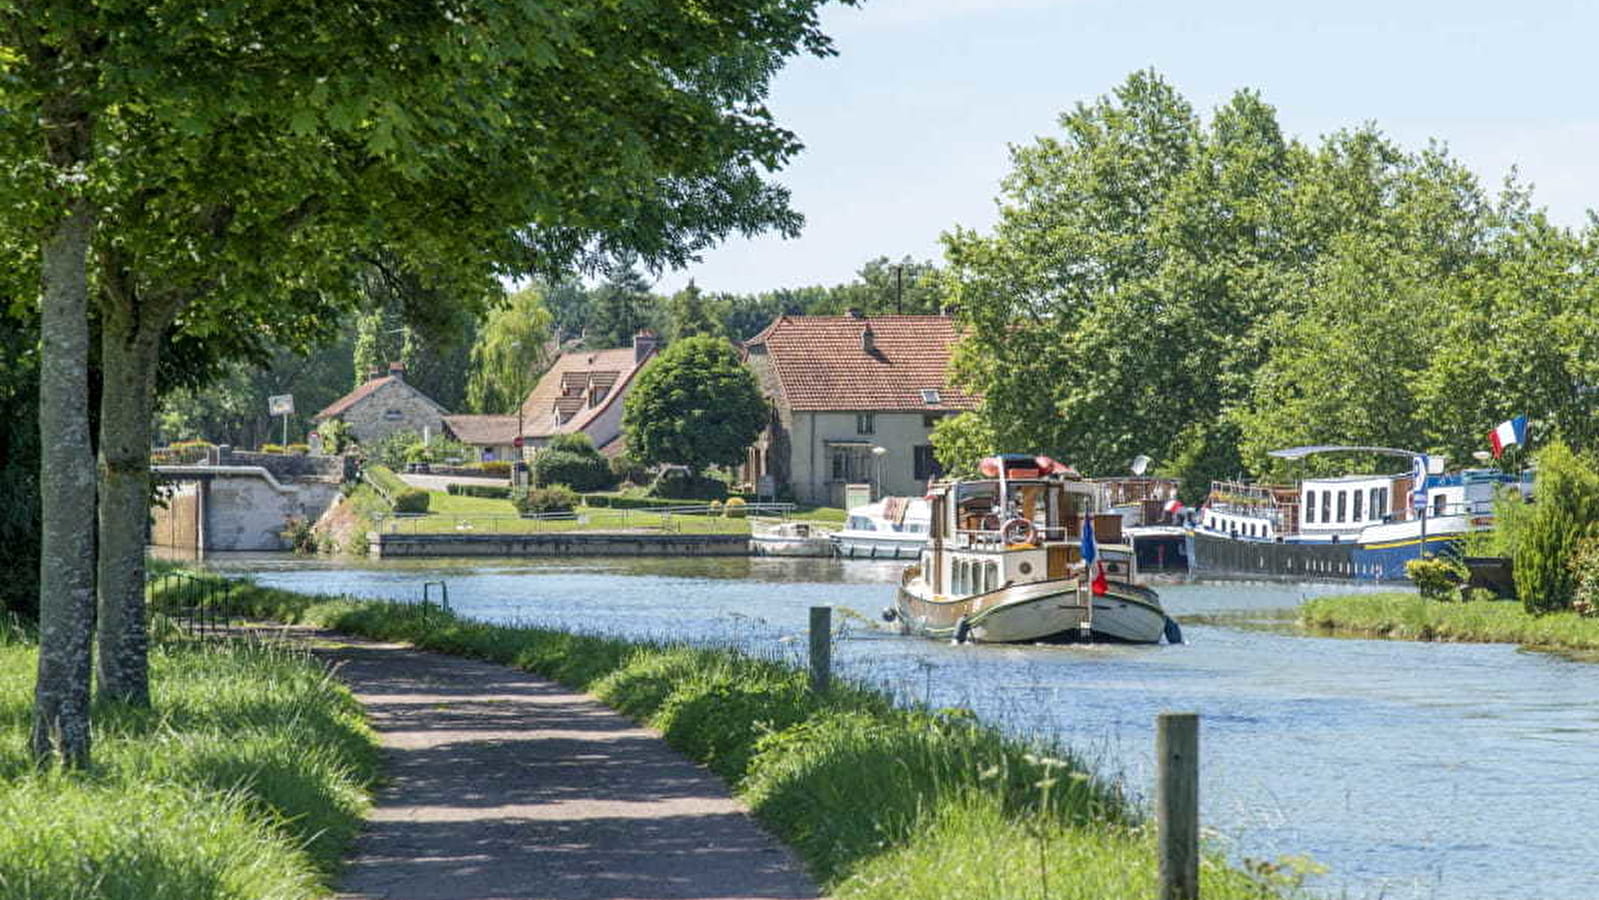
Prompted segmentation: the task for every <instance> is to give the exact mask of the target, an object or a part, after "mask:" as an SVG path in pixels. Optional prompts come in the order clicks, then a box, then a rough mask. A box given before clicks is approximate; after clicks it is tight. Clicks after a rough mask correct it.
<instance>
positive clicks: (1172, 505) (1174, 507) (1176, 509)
mask: <svg viewBox="0 0 1599 900" xmlns="http://www.w3.org/2000/svg"><path fill="white" fill-rule="evenodd" d="M1164 508H1165V510H1166V512H1167V513H1168V514H1169V515H1173V516H1175V515H1177V514H1178V513H1180V512H1182V511H1183V501H1181V500H1167V501H1166V506H1165V507H1164Z"/></svg>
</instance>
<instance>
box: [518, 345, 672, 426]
mask: <svg viewBox="0 0 1599 900" xmlns="http://www.w3.org/2000/svg"><path fill="white" fill-rule="evenodd" d="M652 355H653V354H652ZM633 359H634V352H633V348H632V347H620V348H617V349H615V350H578V351H572V352H567V353H563V354H561V355H560V357H558V358H557V359H556V360H555V364H554V365H552V366H550V368H549V370H548V371H546V372H545V373H544V375H543V377H541V378H540V379H539V383H538V384H537V385H536V386H535V387H534V388H533V391H532V393H530V394H528V395H527V400H525V401H524V402H523V403H522V416H523V419H524V421H525V424H524V426H523V430H524V431H525V433H526V434H527V436H528V437H548V436H550V435H555V434H569V433H571V432H574V431H582V430H583V427H584V426H585V425H587V424H588V423H589V422H591V421H593V419H594V417H595V416H598V415H599V414H600V413H602V412H604V411H605V409H606V408H607V407H609V406H610V405H611V404H612V403H614V402H618V398H619V397H621V395H622V394H623V393H625V392H626V391H627V388H628V385H629V384H630V383H631V382H632V380H633V376H634V375H635V374H637V373H638V370H639V368H640V366H639V365H637V364H635V363H634V361H633ZM648 359H649V357H645V361H648ZM596 389H598V390H603V391H604V392H605V394H604V396H603V397H602V398H601V399H600V401H599V402H598V403H597V404H594V405H590V396H589V391H591V390H596ZM557 408H559V409H560V410H561V411H562V415H563V416H569V417H570V418H567V420H566V421H565V422H557V421H556V419H555V410H556V409H557Z"/></svg>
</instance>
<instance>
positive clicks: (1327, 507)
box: [1321, 491, 1332, 525]
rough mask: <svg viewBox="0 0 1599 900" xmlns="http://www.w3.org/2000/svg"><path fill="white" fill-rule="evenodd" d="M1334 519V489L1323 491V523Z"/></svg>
mask: <svg viewBox="0 0 1599 900" xmlns="http://www.w3.org/2000/svg"><path fill="white" fill-rule="evenodd" d="M1331 521H1332V491H1322V492H1321V523H1322V524H1323V525H1325V524H1327V523H1328V522H1331Z"/></svg>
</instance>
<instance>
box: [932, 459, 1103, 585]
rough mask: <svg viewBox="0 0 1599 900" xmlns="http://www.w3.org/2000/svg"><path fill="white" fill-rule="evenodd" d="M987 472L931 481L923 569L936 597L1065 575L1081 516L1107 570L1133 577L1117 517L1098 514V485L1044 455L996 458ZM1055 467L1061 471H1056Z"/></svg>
mask: <svg viewBox="0 0 1599 900" xmlns="http://www.w3.org/2000/svg"><path fill="white" fill-rule="evenodd" d="M996 459H999V460H1002V461H1003V462H1004V466H1003V468H996V467H992V466H990V467H988V468H987V469H985V470H984V472H983V474H985V475H992V477H987V478H978V479H973V480H960V481H948V482H939V483H936V484H935V485H934V486H933V488H932V491H931V492H930V493H929V495H928V500H929V502H930V504H931V507H932V508H931V526H932V528H931V532H930V540H929V542H928V545H927V548H926V549H925V550H924V551H923V552H922V565H921V572H922V573H923V575H924V576H925V577H926V578H927V580H928V583H929V584H930V585H931V586H932V587H933V590H934V592H935V594H938V595H941V596H953V597H959V596H966V595H971V594H982V593H987V592H989V591H994V590H998V589H999V588H1001V587H1003V586H1005V585H1007V584H1010V583H1013V582H1029V581H1045V580H1051V579H1059V578H1067V577H1069V576H1071V575H1072V574H1073V572H1072V566H1073V565H1074V564H1075V563H1077V562H1079V561H1080V560H1081V559H1082V549H1081V543H1082V528H1083V522H1084V517H1085V516H1089V517H1092V521H1093V523H1094V530H1095V542H1096V544H1098V545H1110V547H1109V548H1107V549H1106V550H1105V552H1104V553H1103V559H1104V561H1105V563H1106V569H1107V572H1108V573H1110V574H1113V575H1118V576H1122V577H1130V576H1131V574H1132V572H1131V569H1132V561H1131V559H1130V554H1129V553H1128V552H1127V549H1126V548H1125V547H1120V546H1119V545H1120V544H1121V541H1122V534H1121V525H1122V517H1121V516H1120V515H1118V514H1115V513H1106V512H1103V511H1102V509H1101V507H1100V499H1099V498H1100V492H1099V490H1098V486H1097V485H1095V484H1093V483H1091V482H1086V481H1083V480H1082V478H1081V477H1080V476H1078V475H1077V474H1076V473H1075V472H1072V471H1070V470H1068V469H1066V468H1065V467H1063V466H1060V464H1059V463H1054V462H1053V461H1051V460H1048V459H1047V457H1038V458H1034V457H1019V456H1018V457H1016V458H1010V457H997V458H996ZM1057 467H1058V468H1057Z"/></svg>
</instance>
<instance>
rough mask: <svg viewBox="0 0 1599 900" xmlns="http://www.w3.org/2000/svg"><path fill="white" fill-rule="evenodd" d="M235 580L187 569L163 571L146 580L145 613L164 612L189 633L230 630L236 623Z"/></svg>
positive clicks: (193, 634)
mask: <svg viewBox="0 0 1599 900" xmlns="http://www.w3.org/2000/svg"><path fill="white" fill-rule="evenodd" d="M232 601H233V582H232V581H229V580H227V579H222V578H201V577H198V576H195V575H190V574H188V573H187V572H164V573H161V574H159V575H152V576H150V577H149V578H148V579H146V580H145V616H146V618H147V619H153V618H154V617H156V616H163V617H165V618H166V619H168V620H169V621H171V622H173V623H175V624H176V625H177V626H178V628H180V629H181V630H183V631H185V632H186V633H188V634H190V635H192V636H195V637H203V636H205V635H207V634H211V635H217V634H228V633H231V632H232V630H233V627H234V622H233V620H234V619H235V618H236V614H235V613H234V610H233V602H232Z"/></svg>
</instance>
